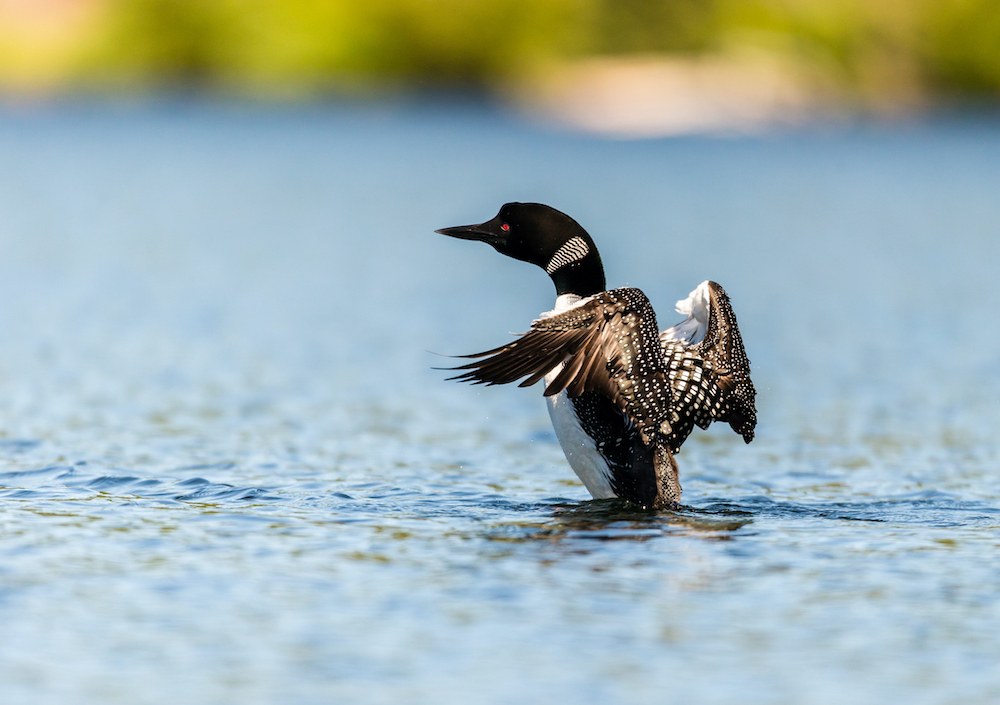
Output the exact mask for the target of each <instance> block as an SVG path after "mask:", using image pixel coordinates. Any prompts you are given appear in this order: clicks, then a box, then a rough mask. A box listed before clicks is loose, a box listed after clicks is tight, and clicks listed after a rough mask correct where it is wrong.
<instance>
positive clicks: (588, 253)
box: [437, 203, 605, 296]
mask: <svg viewBox="0 0 1000 705" xmlns="http://www.w3.org/2000/svg"><path fill="white" fill-rule="evenodd" d="M437 232H439V233H441V234H442V235H450V236H451V237H457V238H460V239H462V240H480V241H482V242H485V243H487V244H488V245H492V246H493V248H494V249H495V250H496V251H497V252H499V253H500V254H503V255H507V256H508V257H513V258H514V259H519V260H521V261H523V262H531V263H532V264H536V265H538V266H539V267H541V268H542V269H544V270H545V271H546V272H548V274H549V276H550V277H552V281H553V283H554V284H555V285H556V293H557V294H578V295H579V296H590V295H591V294H596V293H598V292H601V291H604V287H605V283H604V265H602V264H601V256H600V255H599V254H598V252H597V247H596V246H595V245H594V241H593V240H592V239H591V238H590V235H589V234H587V231H586V230H584V229H583V228H582V227H580V224H579V223H577V222H576V221H575V220H573V219H572V218H570V217H569V216H568V215H566V214H565V213H560V212H559V211H557V210H556V209H555V208H550V207H549V206H543V205H542V204H541V203H508V204H506V205H504V207H503V208H501V209H500V212H499V213H498V214H497V216H496V217H495V218H493V220H488V221H486V222H485V223H480V224H479V225H461V226H459V227H456V228H442V229H441V230H438V231H437Z"/></svg>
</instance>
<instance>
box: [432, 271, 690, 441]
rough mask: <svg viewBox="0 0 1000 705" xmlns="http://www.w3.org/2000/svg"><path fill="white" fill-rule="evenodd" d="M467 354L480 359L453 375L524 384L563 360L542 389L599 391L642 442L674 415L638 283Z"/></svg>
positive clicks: (664, 431)
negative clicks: (494, 346) (498, 344)
mask: <svg viewBox="0 0 1000 705" xmlns="http://www.w3.org/2000/svg"><path fill="white" fill-rule="evenodd" d="M467 357H470V358H480V359H477V360H475V361H474V362H470V363H468V364H465V365H462V366H460V367H456V368H454V369H455V370H464V372H463V373H462V374H460V375H458V376H456V377H452V378H451V379H458V380H464V381H470V382H473V383H476V384H507V383H509V382H513V381H515V380H517V379H520V378H521V377H527V379H526V380H525V381H524V382H523V383H522V386H525V385H529V384H534V383H535V382H537V381H538V380H540V379H542V378H543V377H544V376H545V375H547V374H548V373H549V372H551V371H552V370H553V369H555V368H556V367H557V366H558V365H559V364H560V363H565V366H564V367H563V369H562V371H560V373H559V374H557V375H556V376H555V378H554V379H552V381H551V382H549V384H548V386H547V387H546V388H545V395H546V396H552V395H554V394H558V393H559V392H561V391H563V390H566V391H567V393H568V394H569V396H570V397H578V396H580V395H582V394H584V393H587V392H594V393H596V394H599V395H600V396H602V397H604V398H605V399H608V400H609V401H611V402H612V403H613V404H614V405H615V406H617V407H618V408H619V409H620V410H621V411H622V412H623V413H625V414H626V415H627V416H628V418H629V420H630V421H631V422H632V423H633V424H635V427H636V428H637V429H638V430H639V434H640V437H641V438H642V442H643V443H645V444H649V443H650V442H651V441H652V439H653V437H654V436H661V437H665V436H667V435H668V434H670V433H671V432H672V425H671V424H672V423H673V422H674V421H676V420H677V417H676V415H675V414H674V413H673V409H672V403H671V400H672V392H671V389H670V382H669V380H668V378H667V368H666V365H665V361H664V359H663V356H662V354H661V352H660V348H659V333H658V331H657V329H656V315H655V314H654V313H653V309H652V307H651V306H650V304H649V300H648V299H646V296H645V295H644V294H643V293H642V292H641V291H639V290H638V289H630V288H624V289H614V290H612V291H605V292H601V293H600V294H596V295H595V296H592V297H590V298H589V299H586V300H584V302H583V303H581V304H579V305H577V306H574V307H573V308H571V309H569V310H567V311H563V312H562V313H559V314H556V315H554V316H551V317H549V318H542V319H540V320H537V321H535V322H534V323H532V324H531V330H529V331H528V332H527V333H525V334H524V335H523V336H521V337H520V338H518V339H517V340H515V341H514V342H512V343H510V344H508V345H505V346H503V347H501V348H497V349H495V350H491V351H489V352H485V353H480V354H476V355H469V356H467Z"/></svg>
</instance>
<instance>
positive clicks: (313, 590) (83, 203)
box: [0, 102, 1000, 705]
mask: <svg viewBox="0 0 1000 705" xmlns="http://www.w3.org/2000/svg"><path fill="white" fill-rule="evenodd" d="M509 200H531V201H541V202H545V203H549V204H551V205H553V206H556V207H558V208H560V209H561V210H564V211H567V212H569V213H570V214H571V215H573V216H574V217H575V218H576V219H577V220H579V221H580V222H581V223H582V224H583V225H584V226H585V227H586V228H588V230H589V231H590V232H591V234H592V235H593V236H594V238H595V240H596V241H597V243H598V245H599V246H600V248H601V252H602V256H603V259H604V261H605V264H606V267H607V270H608V279H609V282H610V283H611V284H612V285H613V286H621V285H625V284H629V285H633V286H639V287H641V288H642V289H643V290H644V291H645V292H646V293H647V294H648V295H649V297H650V299H651V300H652V302H653V304H654V306H655V307H656V308H657V310H658V312H659V316H660V322H661V323H662V324H663V327H665V326H666V325H669V324H671V323H673V322H675V321H676V320H677V316H676V315H675V314H673V312H672V308H673V302H674V301H676V300H677V299H679V298H682V297H684V296H685V295H686V294H687V293H688V291H690V290H691V289H692V288H693V287H694V286H695V285H696V284H698V283H699V282H700V281H702V280H703V279H705V278H712V279H714V280H716V281H719V282H721V283H722V284H723V285H724V286H725V287H726V289H727V290H728V291H729V293H730V295H731V296H732V299H733V303H734V306H735V309H736V312H737V314H738V316H739V320H740V324H741V329H742V331H743V336H744V340H745V342H746V346H747V350H748V353H749V355H750V357H751V359H752V361H753V363H754V364H753V375H754V380H755V383H756V386H757V389H758V413H759V419H760V422H759V425H758V428H757V438H756V440H755V441H754V442H753V443H752V444H751V445H749V446H745V445H744V444H743V443H742V441H741V439H739V438H738V437H737V436H736V435H735V434H733V433H732V432H730V431H729V430H728V429H727V428H721V427H720V428H717V429H712V430H711V431H709V432H707V433H702V432H697V431H696V433H695V434H694V435H693V436H692V437H691V439H690V440H689V441H688V442H687V444H686V445H685V446H684V449H683V451H682V452H681V454H680V455H679V456H678V462H679V464H680V467H681V478H682V482H683V486H684V497H683V499H684V502H685V507H684V509H682V510H681V511H677V512H660V513H657V512H641V511H636V510H634V509H630V508H628V507H627V506H624V505H621V504H619V503H617V502H614V501H601V502H594V501H588V495H587V493H586V491H585V490H584V489H583V487H582V486H581V485H580V484H579V483H578V482H576V480H575V478H574V476H573V475H572V472H571V471H570V470H569V468H568V466H567V465H566V463H565V460H564V459H563V458H562V453H561V451H560V449H559V447H558V444H557V443H556V441H555V438H554V436H553V434H552V431H551V428H550V425H549V421H548V417H547V414H546V412H545V408H544V404H543V403H542V401H541V399H540V395H541V389H540V388H533V389H529V390H523V389H517V388H482V387H471V386H462V385H458V384H456V383H453V382H452V383H448V382H444V381H443V377H444V376H445V375H444V373H441V372H438V371H434V370H432V369H431V368H432V367H434V366H440V365H441V364H442V363H445V364H447V360H446V359H443V358H440V357H438V356H436V355H435V354H434V353H443V354H459V353H467V352H473V351H476V350H481V349H485V348H489V347H494V346H496V345H499V344H501V343H503V342H505V341H506V340H508V339H509V334H510V333H511V332H517V331H523V330H524V329H525V328H526V327H527V325H528V324H529V323H530V321H531V320H532V318H533V317H534V316H535V315H536V314H537V313H538V312H540V311H542V310H545V309H547V308H548V307H549V306H550V304H551V303H552V297H553V291H552V287H551V283H550V282H549V281H548V279H547V277H545V275H544V274H543V273H542V272H541V271H540V270H537V269H535V268H532V267H530V266H529V265H526V264H524V263H521V262H515V261H513V260H507V259H505V258H502V257H500V256H498V255H496V254H495V253H494V252H493V251H492V250H490V249H489V248H488V247H485V246H482V245H479V244H478V243H467V242H459V241H455V240H450V239H446V238H443V237H440V236H438V235H435V234H433V232H432V231H433V230H434V229H435V228H439V227H444V226H450V225H457V224H463V223H469V222H477V221H480V220H485V219H487V218H489V217H492V215H493V214H494V213H495V212H496V210H497V209H498V208H499V206H500V205H501V204H502V203H503V202H505V201H509ZM998 231H1000V125H998V124H996V123H989V122H979V121H974V120H968V121H963V120H950V121H938V122H930V123H926V124H911V125H858V126H853V127H844V128H840V129H837V130H835V131H818V130H805V131H801V132H795V133H788V134H777V135H772V136H767V137H759V138H720V139H713V138H685V139H669V140H659V141H636V142H616V141H607V140H601V139H596V138H590V137H586V136H579V135H572V134H567V133H561V132H558V131H554V130H551V129H548V128H546V127H544V126H540V125H535V124H531V123H528V122H525V121H522V120H520V119H518V118H517V117H515V116H512V115H509V114H506V113H504V112H502V111H498V110H493V109H490V108H486V107H481V106H475V105H469V104H463V103H433V102H430V103H421V102H399V103H393V102H383V103H378V104H371V105H329V106H315V107H309V108H302V107H284V108H277V107H270V108H262V107H259V106H256V107H254V106H238V105H204V104H188V103H183V102H181V103H174V104H171V103H161V104H153V105H149V104H146V105H143V104H133V105H129V104H119V105H103V106H102V105H68V106H67V105H50V106H30V105H28V106H15V107H11V106H8V107H6V108H4V109H3V110H2V111H0V625H2V626H0V635H2V638H0V700H2V702H3V703H5V705H10V704H19V703H32V704H35V703H102V704H104V703H123V704H125V703H127V704H129V705H132V704H136V703H179V702H185V703H220V704H221V703H233V702H240V703H246V704H252V703H275V702H281V703H332V702H338V703H339V702H358V703H400V702H406V703H418V704H419V703H435V704H437V703H468V702H488V703H517V704H518V705H520V704H521V703H524V702H552V701H556V702H572V703H607V702H629V703H664V702H697V703H720V704H721V703H727V704H728V703H733V702H741V703H750V704H755V703H768V704H770V703H789V704H795V705H800V704H808V705H811V704H826V703H830V704H834V703H836V704H838V705H840V704H841V703H845V702H850V703H880V704H881V703H889V702H908V703H914V704H922V703H956V702H962V703H993V702H997V700H998V699H1000V669H998V668H997V667H996V664H997V662H998V661H1000V636H998V634H1000V595H998V590H1000V477H998V476H1000V472H998V471H1000V462H998V456H1000V453H998V442H997V440H996V439H997V429H998V427H1000V325H998V321H997V312H998V311H1000V293H998V288H997V287H996V278H997V276H998V274H1000V237H998Z"/></svg>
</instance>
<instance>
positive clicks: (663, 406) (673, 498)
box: [438, 203, 756, 507]
mask: <svg viewBox="0 0 1000 705" xmlns="http://www.w3.org/2000/svg"><path fill="white" fill-rule="evenodd" d="M438 232H441V233H444V234H446V235H451V236H453V237H460V238H462V239H475V240H483V241H485V242H488V243H489V244H491V245H493V247H494V248H496V249H497V251H499V252H501V253H502V254H507V255H509V256H511V257H514V258H516V259H522V260H525V261H528V262H532V263H534V264H537V265H539V266H541V267H542V268H544V269H545V270H546V272H547V273H548V274H549V276H550V277H552V280H553V282H554V283H555V285H556V293H557V298H556V306H555V308H554V309H553V310H552V311H549V312H547V313H544V314H542V315H541V316H540V317H539V318H538V319H537V320H535V321H534V322H533V323H532V325H531V329H530V330H529V331H528V332H527V333H525V334H524V335H523V336H522V337H520V338H519V339H518V340H516V341H514V342H512V343H510V344H508V345H504V346H502V347H500V348H496V349H494V350H489V351H486V352H483V353H478V354H475V355H468V356H466V357H469V358H475V360H474V361H473V362H470V363H468V364H465V365H462V366H461V367H458V368H456V369H457V370H461V371H462V374H460V375H459V376H458V377H457V378H456V379H463V380H469V381H472V382H475V383H483V384H507V383H509V382H514V381H517V380H519V379H522V378H526V379H524V381H523V382H521V385H520V386H530V385H532V384H535V383H536V382H538V381H539V380H542V379H544V380H545V396H546V398H547V401H548V406H549V414H550V417H551V419H552V425H553V428H554V429H555V432H556V436H557V437H558V439H559V443H560V445H561V446H562V448H563V452H564V453H565V454H566V458H567V460H568V461H569V463H570V466H571V467H572V468H573V470H574V471H575V472H576V474H577V476H578V477H579V478H580V480H581V481H582V482H583V484H584V486H585V487H586V488H587V490H588V491H589V492H590V493H591V495H592V496H594V497H595V498H606V497H621V498H623V499H627V500H629V501H631V502H634V503H636V504H639V505H641V506H645V507H668V506H674V505H676V504H677V503H678V502H679V500H680V494H681V488H680V481H679V478H678V472H677V465H676V462H675V461H674V457H673V456H674V453H676V452H677V451H678V450H679V449H680V446H681V444H682V443H683V442H684V440H685V439H686V438H687V436H688V434H690V432H691V429H692V428H693V427H694V425H695V424H697V425H698V426H700V427H702V428H706V427H707V426H708V425H709V424H710V423H711V422H712V421H728V422H729V423H730V425H731V426H732V427H733V429H734V430H735V431H737V432H738V433H740V434H741V435H743V437H744V439H745V440H746V441H747V442H748V443H749V442H750V440H752V438H753V429H754V426H755V424H756V413H755V409H754V396H755V392H754V388H753V383H752V382H751V381H750V375H749V361H748V360H747V359H746V354H745V353H744V350H743V342H742V340H741V338H740V335H739V331H738V329H737V327H736V317H735V314H733V311H732V308H731V307H730V306H729V298H728V296H726V293H725V291H723V290H722V287H720V286H719V285H718V284H715V283H714V282H704V283H702V284H701V285H699V286H698V288H696V289H695V290H694V291H693V292H691V295H690V296H689V297H688V298H687V299H685V300H683V301H681V302H678V311H679V312H681V313H684V314H686V315H687V318H686V319H685V320H684V321H683V322H681V323H680V324H678V325H676V326H674V327H672V328H669V329H667V330H665V331H663V332H662V333H661V332H660V331H659V330H658V327H657V323H656V314H655V313H654V312H653V308H652V306H651V305H650V303H649V301H648V299H647V298H646V296H645V295H644V294H643V293H642V292H641V291H640V290H638V289H634V288H621V289H612V290H610V291H606V290H605V289H604V269H603V266H602V264H601V260H600V256H599V255H598V253H597V248H596V246H595V245H594V243H593V241H592V240H591V238H590V236H589V235H588V234H587V233H586V231H585V230H583V228H582V227H580V225H579V224H578V223H576V221H574V220H573V219H572V218H570V217H569V216H566V215H565V214H563V213H560V212H559V211H556V210H555V209H552V208H549V207H548V206H542V205H540V204H521V203H509V204H507V205H505V206H504V207H503V208H502V209H501V211H500V213H499V214H498V215H497V217H496V218H494V219H493V220H491V221H488V222H487V223H483V224H481V225H476V226H462V227H460V228H447V229H445V230H440V231H438Z"/></svg>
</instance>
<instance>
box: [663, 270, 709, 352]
mask: <svg viewBox="0 0 1000 705" xmlns="http://www.w3.org/2000/svg"><path fill="white" fill-rule="evenodd" d="M677 313H679V314H681V315H683V316H687V318H685V319H684V320H683V321H681V322H680V323H678V324H677V325H676V326H671V327H670V328H667V329H666V330H664V331H660V341H661V342H663V343H667V342H670V341H676V342H678V343H682V344H684V345H685V346H688V345H697V344H698V343H700V342H701V341H702V340H704V339H705V332H706V331H707V330H708V316H709V313H710V305H709V292H708V281H707V280H706V281H703V282H702V283H701V284H699V285H698V286H697V287H696V288H695V290H694V291H692V292H691V293H690V294H688V297H687V298H686V299H681V300H680V301H678V302H677Z"/></svg>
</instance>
